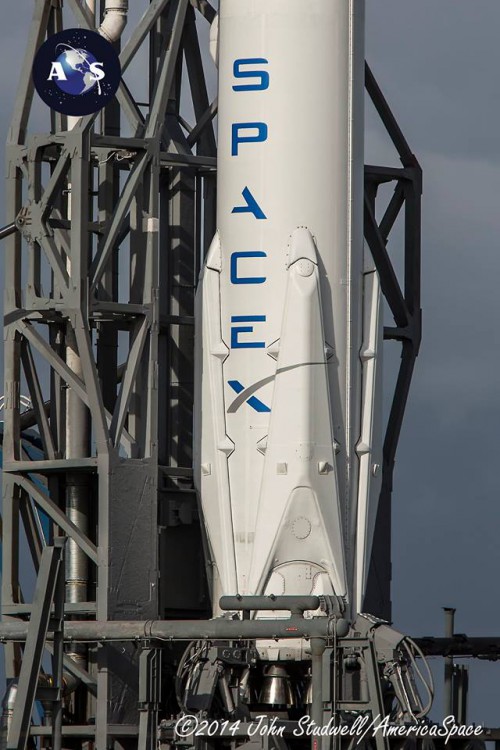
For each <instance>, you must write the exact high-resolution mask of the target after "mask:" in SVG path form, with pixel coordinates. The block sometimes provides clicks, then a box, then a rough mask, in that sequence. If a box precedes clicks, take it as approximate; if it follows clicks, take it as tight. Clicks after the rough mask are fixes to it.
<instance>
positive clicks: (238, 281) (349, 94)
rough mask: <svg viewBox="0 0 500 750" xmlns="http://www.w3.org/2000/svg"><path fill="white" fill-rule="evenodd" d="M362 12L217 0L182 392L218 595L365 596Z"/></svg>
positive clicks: (369, 507)
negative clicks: (208, 142)
mask: <svg viewBox="0 0 500 750" xmlns="http://www.w3.org/2000/svg"><path fill="white" fill-rule="evenodd" d="M363 15H364V0H309V2H307V3H304V2H303V0H272V2H270V0H244V1H243V0H221V1H220V13H219V21H218V23H219V41H218V67H219V110H218V183H217V191H218V192H217V195H218V205H217V226H218V232H217V235H216V237H215V238H214V241H213V243H212V245H211V248H210V251H209V253H208V256H207V260H206V264H205V268H204V270H203V273H202V277H201V279H200V284H199V288H198V295H197V312H196V315H197V329H196V331H197V332H196V338H197V363H196V384H197V385H196V390H197V395H196V404H195V444H196V455H195V478H196V479H195V481H196V486H197V490H198V492H199V496H200V500H201V508H202V515H203V520H204V524H205V528H206V532H207V538H208V543H209V547H210V555H211V560H212V563H213V566H214V591H213V601H214V607H215V608H216V606H217V602H218V599H219V596H220V595H222V594H236V593H238V594H243V595H244V594H276V595H279V594H318V595H321V594H336V595H338V596H344V597H345V598H346V600H347V602H348V608H349V610H350V611H351V613H352V612H355V611H360V609H361V606H362V601H363V595H364V589H365V585H366V579H367V574H368V565H369V560H370V551H371V537H372V534H373V526H374V521H375V515H376V509H377V502H378V495H379V492H380V474H381V469H380V466H381V463H382V455H381V454H382V440H381V424H380V419H381V414H380V412H381V388H380V353H381V338H382V327H381V305H380V291H379V283H378V277H377V273H376V271H375V270H374V265H373V262H372V261H371V258H370V257H369V251H368V250H365V249H364V240H363V98H364V44H363V41H364V40H363V35H364V17H363Z"/></svg>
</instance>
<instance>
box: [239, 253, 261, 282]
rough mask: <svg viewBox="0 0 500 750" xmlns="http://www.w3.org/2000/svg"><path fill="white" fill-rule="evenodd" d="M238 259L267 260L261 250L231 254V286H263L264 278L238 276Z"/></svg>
mask: <svg viewBox="0 0 500 750" xmlns="http://www.w3.org/2000/svg"><path fill="white" fill-rule="evenodd" d="M240 258H267V254H266V253H264V252H263V251H262V250H247V251H244V252H237V253H231V264H230V272H231V284H263V283H264V282H265V281H266V277H265V276H240V275H239V272H238V260H239V259H240Z"/></svg>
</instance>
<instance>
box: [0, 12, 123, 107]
mask: <svg viewBox="0 0 500 750" xmlns="http://www.w3.org/2000/svg"><path fill="white" fill-rule="evenodd" d="M0 4H1V3H0ZM32 75H33V83H34V84H35V88H36V90H37V92H38V94H39V96H40V97H41V98H42V100H43V101H44V102H45V104H46V105H47V106H48V107H50V108H51V109H52V110H54V111H55V112H61V113H62V114H63V115H68V116H71V117H81V116H84V115H92V114H94V113H95V112H99V111H100V110H101V109H103V108H104V107H106V106H107V105H108V104H109V103H110V102H111V101H112V99H113V97H114V96H115V94H116V91H117V89H118V86H119V85H120V80H121V68H120V59H119V57H118V53H117V51H116V50H115V48H114V47H113V45H112V44H111V43H110V42H108V40H107V39H105V38H104V37H103V36H101V35H100V34H99V33H98V32H97V31H91V30H90V29H74V28H73V29H64V31H58V32H56V33H55V34H52V35H50V36H49V37H48V39H46V40H45V42H44V43H43V44H42V45H41V47H40V48H39V49H38V51H37V53H36V55H35V59H34V62H33V68H32Z"/></svg>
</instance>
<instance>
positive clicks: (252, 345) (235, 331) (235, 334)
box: [231, 315, 266, 349]
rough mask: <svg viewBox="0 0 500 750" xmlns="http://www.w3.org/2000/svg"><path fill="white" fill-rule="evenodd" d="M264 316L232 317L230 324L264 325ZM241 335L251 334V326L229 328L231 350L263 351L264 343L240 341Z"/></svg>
mask: <svg viewBox="0 0 500 750" xmlns="http://www.w3.org/2000/svg"><path fill="white" fill-rule="evenodd" d="M265 322H266V316H265V315H232V316H231V323H265ZM241 333H253V326H231V349H265V346H266V344H265V342H264V341H248V340H244V341H240V338H239V336H240V334H241Z"/></svg>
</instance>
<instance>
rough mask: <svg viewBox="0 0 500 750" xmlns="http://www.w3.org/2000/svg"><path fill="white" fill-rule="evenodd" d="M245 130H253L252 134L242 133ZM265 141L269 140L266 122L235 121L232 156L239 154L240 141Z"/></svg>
mask: <svg viewBox="0 0 500 750" xmlns="http://www.w3.org/2000/svg"><path fill="white" fill-rule="evenodd" d="M245 131H247V132H248V131H251V135H242V133H244V132H245ZM255 131H256V132H255ZM263 141H267V125H266V123H265V122H235V123H233V125H232V126H231V156H238V147H239V145H240V143H262V142H263Z"/></svg>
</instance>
